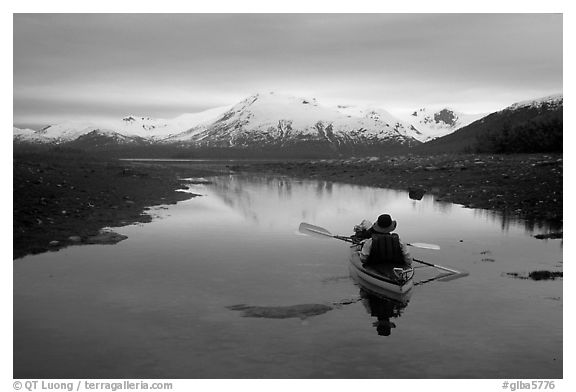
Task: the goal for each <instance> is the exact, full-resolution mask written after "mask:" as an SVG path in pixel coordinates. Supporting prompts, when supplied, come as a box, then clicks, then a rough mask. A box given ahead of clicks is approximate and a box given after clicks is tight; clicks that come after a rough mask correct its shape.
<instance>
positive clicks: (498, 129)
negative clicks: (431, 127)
mask: <svg viewBox="0 0 576 392" xmlns="http://www.w3.org/2000/svg"><path fill="white" fill-rule="evenodd" d="M562 115H563V96H562V94H558V95H552V96H548V97H544V98H540V99H536V100H530V101H523V102H518V103H515V104H513V105H511V106H509V107H507V108H505V109H504V110H501V111H499V112H495V113H492V114H490V115H488V116H486V117H484V118H482V119H480V120H477V121H475V122H473V123H471V124H469V125H468V126H465V127H463V128H460V129H459V130H457V131H455V132H454V133H451V134H449V135H446V136H444V137H441V138H438V139H435V140H432V141H429V142H427V143H424V144H423V145H420V146H417V147H416V148H415V149H414V151H415V152H421V153H442V152H477V153H531V152H560V151H562V131H563V121H562Z"/></svg>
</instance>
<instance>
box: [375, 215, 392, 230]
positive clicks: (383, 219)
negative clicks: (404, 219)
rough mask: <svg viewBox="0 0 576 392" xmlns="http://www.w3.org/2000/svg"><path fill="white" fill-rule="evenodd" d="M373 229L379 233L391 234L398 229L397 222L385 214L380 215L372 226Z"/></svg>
mask: <svg viewBox="0 0 576 392" xmlns="http://www.w3.org/2000/svg"><path fill="white" fill-rule="evenodd" d="M372 229H374V231H376V232H378V233H390V232H391V231H394V229H396V221H395V220H392V218H391V217H390V215H388V214H383V215H380V216H379V217H378V220H377V221H376V223H374V224H373V225H372Z"/></svg>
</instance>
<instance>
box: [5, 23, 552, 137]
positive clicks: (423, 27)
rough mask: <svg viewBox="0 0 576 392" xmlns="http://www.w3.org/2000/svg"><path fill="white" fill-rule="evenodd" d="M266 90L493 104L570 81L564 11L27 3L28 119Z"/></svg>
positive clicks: (136, 109)
mask: <svg viewBox="0 0 576 392" xmlns="http://www.w3.org/2000/svg"><path fill="white" fill-rule="evenodd" d="M259 91H278V92H284V93H288V94H294V95H299V96H300V95H301V96H307V97H315V98H317V99H318V101H319V102H320V103H323V104H327V105H335V104H352V105H354V104H358V105H366V104H368V105H373V106H378V107H382V108H385V109H387V110H389V111H390V112H392V113H394V114H399V113H400V112H404V111H409V110H414V109H417V108H419V107H422V106H429V107H430V106H431V107H440V106H445V105H448V106H451V107H453V108H455V109H457V110H460V111H464V112H467V113H480V112H491V111H495V110H499V109H502V108H503V107H505V106H508V105H509V104H511V103H513V102H516V101H519V100H525V99H530V98H537V97H541V96H545V95H549V94H554V93H559V92H562V15H560V14H330V15H324V14H307V15H303V14H180V15H173V14H156V15H155V14H148V15H138V14H74V15H73V14H65V15H58V14H43V15H30V14H26V15H24V14H19V15H18V14H17V15H15V16H14V123H15V124H16V125H18V126H29V127H36V128H37V127H39V126H43V125H47V124H51V123H56V122H60V121H64V120H69V119H94V118H117V117H121V116H124V115H126V114H137V115H149V116H152V117H164V118H170V117H174V116H176V115H179V114H181V113H184V112H196V111H200V110H204V109H208V108H212V107H216V106H222V105H229V104H233V103H236V102H238V101H240V100H241V99H243V98H245V97H246V96H248V95H250V94H253V93H255V92H259Z"/></svg>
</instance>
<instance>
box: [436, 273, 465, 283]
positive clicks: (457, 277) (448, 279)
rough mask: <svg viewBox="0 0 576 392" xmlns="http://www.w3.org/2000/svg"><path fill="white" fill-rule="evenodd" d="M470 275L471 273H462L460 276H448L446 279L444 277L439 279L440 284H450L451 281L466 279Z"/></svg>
mask: <svg viewBox="0 0 576 392" xmlns="http://www.w3.org/2000/svg"><path fill="white" fill-rule="evenodd" d="M468 275H470V273H468V272H460V273H458V274H452V275H448V276H446V277H442V278H440V279H438V281H439V282H448V281H450V280H455V279H460V278H464V277H465V276H468Z"/></svg>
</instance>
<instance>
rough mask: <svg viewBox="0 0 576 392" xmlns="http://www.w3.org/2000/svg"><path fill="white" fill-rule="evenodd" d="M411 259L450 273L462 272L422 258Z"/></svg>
mask: <svg viewBox="0 0 576 392" xmlns="http://www.w3.org/2000/svg"><path fill="white" fill-rule="evenodd" d="M412 260H414V261H415V262H417V263H420V264H425V265H429V266H430V267H434V268H438V269H441V270H444V271H448V272H451V273H452V274H461V273H462V272H460V271H456V270H453V269H450V268H446V267H443V266H441V265H438V264H432V263H429V262H427V261H422V260H418V259H412Z"/></svg>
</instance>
